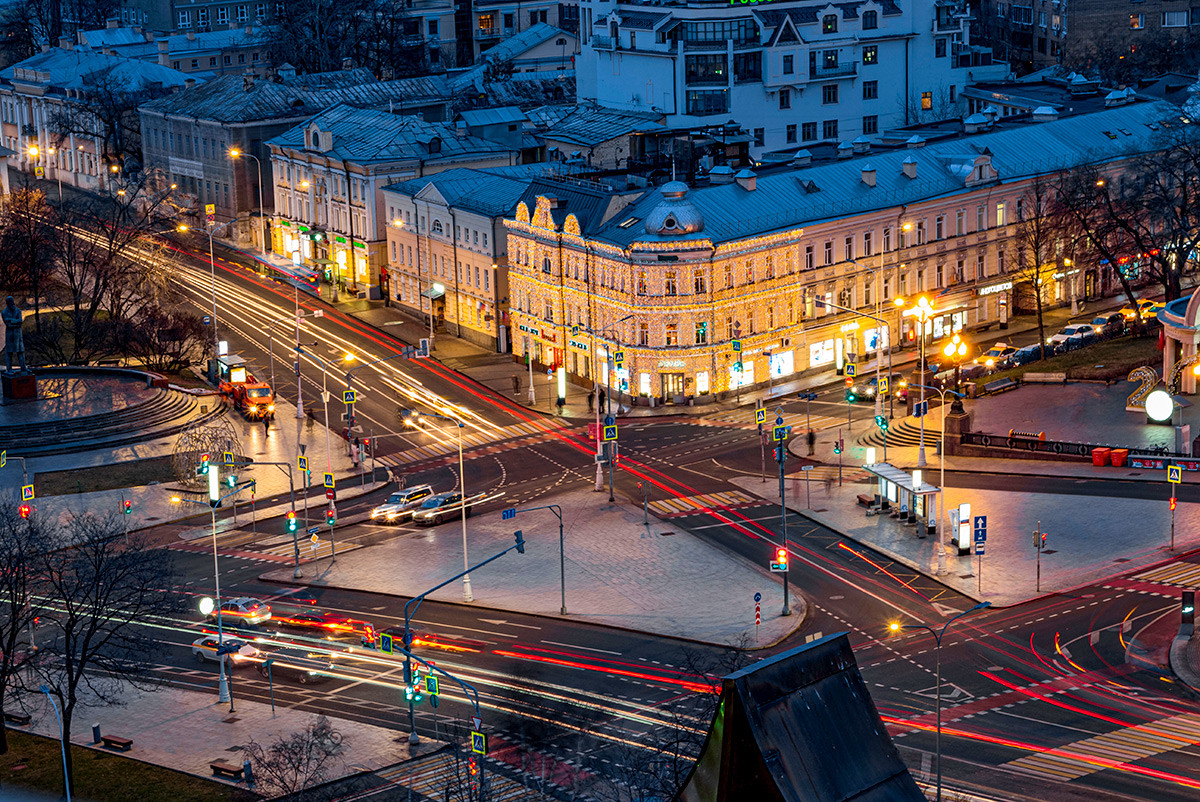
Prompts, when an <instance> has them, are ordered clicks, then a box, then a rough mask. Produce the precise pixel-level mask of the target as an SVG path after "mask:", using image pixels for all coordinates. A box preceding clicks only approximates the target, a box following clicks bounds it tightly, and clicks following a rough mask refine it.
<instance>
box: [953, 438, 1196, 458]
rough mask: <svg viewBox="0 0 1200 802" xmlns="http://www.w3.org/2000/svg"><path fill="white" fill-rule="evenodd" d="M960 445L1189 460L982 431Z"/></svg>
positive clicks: (1158, 452) (1166, 453) (1133, 449)
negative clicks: (1109, 452)
mask: <svg viewBox="0 0 1200 802" xmlns="http://www.w3.org/2000/svg"><path fill="white" fill-rule="evenodd" d="M961 442H962V443H963V445H970V446H983V447H984V448H1007V449H1011V450H1013V451H1029V452H1047V453H1051V454H1065V455H1068V456H1078V457H1090V456H1091V455H1092V451H1093V450H1095V449H1097V448H1127V449H1128V451H1129V458H1130V459H1133V458H1142V459H1150V460H1155V459H1161V460H1167V459H1172V458H1176V457H1179V458H1188V457H1190V456H1191V455H1190V454H1184V453H1182V452H1178V451H1168V450H1167V449H1165V448H1143V447H1135V446H1129V447H1126V446H1112V445H1101V444H1098V443H1077V442H1073V441H1068V440H1040V439H1038V438H1037V437H1036V436H1035V437H1028V436H1025V435H1021V434H1014V435H1007V434H986V433H984V432H964V433H963V435H962V440H961Z"/></svg>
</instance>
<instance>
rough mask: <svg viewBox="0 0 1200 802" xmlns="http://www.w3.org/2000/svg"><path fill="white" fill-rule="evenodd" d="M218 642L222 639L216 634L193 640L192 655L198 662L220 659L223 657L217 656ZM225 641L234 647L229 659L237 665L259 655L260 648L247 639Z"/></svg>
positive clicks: (255, 658) (250, 660) (253, 659)
mask: <svg viewBox="0 0 1200 802" xmlns="http://www.w3.org/2000/svg"><path fill="white" fill-rule="evenodd" d="M218 643H220V641H219V640H217V636H216V635H205V636H204V637H202V638H196V640H194V641H192V657H195V658H196V662H197V663H203V662H205V661H206V660H212V661H213V662H218V661H220V659H221V658H220V657H218V656H217V644H218ZM225 643H226V645H227V646H231V647H233V651H232V652H230V653H229V660H230V662H232V663H233V664H234V665H235V666H240V665H243V664H245V663H248V662H252V661H255V660H257V659H258V657H259V651H258V649H257V648H255V647H254V646H251V645H250V644H249V643H246V642H245V641H242V640H236V639H231V638H226V639H225Z"/></svg>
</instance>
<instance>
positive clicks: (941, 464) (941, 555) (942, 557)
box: [884, 385, 963, 576]
mask: <svg viewBox="0 0 1200 802" xmlns="http://www.w3.org/2000/svg"><path fill="white" fill-rule="evenodd" d="M917 386H918V387H920V388H921V391H922V392H924V391H925V390H933V391H934V392H935V393H937V394H938V395H940V396H941V398H942V441H941V442H942V447H941V449H940V453H939V456H938V470H939V472H940V473H941V478H940V479H939V480H938V488H939V489H938V509H937V517H936V518H934V520H935V521H937V527H941V525H942V512H943V511H944V510H945V509H946V393H949V394H950V395H952V396H955V398H956V399H958V400H956V401H955V404H961V403H962V397H963V396H962V393H956V392H954V391H953V390H946V389H944V388H941V387H925V386H923V385H917ZM886 461H887V460H886V459H885V460H884V462H886ZM934 531H935V532H937V531H940V529H935V530H934ZM937 545H938V576H941V575H942V574H943V573H945V568H946V565H945V563H946V547H945V544H944V543H942V538H941V536H940V535H939V536H938V538H937Z"/></svg>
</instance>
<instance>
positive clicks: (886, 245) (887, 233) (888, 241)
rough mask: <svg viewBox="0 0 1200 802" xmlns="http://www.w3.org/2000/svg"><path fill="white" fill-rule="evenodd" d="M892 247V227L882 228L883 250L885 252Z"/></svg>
mask: <svg viewBox="0 0 1200 802" xmlns="http://www.w3.org/2000/svg"><path fill="white" fill-rule="evenodd" d="M891 249H892V229H891V228H884V229H883V252H884V253H887V252H888V251H890V250H891Z"/></svg>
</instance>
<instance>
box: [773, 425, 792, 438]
mask: <svg viewBox="0 0 1200 802" xmlns="http://www.w3.org/2000/svg"><path fill="white" fill-rule="evenodd" d="M791 433H792V427H791V426H776V427H775V440H776V441H780V440H786V439H787V438H788V435H790V434H791Z"/></svg>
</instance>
